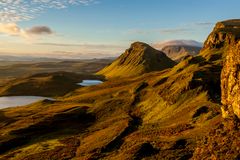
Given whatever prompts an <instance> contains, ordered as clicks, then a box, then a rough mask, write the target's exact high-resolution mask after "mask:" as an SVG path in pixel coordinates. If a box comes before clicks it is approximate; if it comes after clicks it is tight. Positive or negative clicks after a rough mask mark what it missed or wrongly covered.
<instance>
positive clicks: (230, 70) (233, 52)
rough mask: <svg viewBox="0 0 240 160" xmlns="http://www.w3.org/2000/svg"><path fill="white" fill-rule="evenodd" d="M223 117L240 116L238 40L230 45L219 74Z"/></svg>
mask: <svg viewBox="0 0 240 160" xmlns="http://www.w3.org/2000/svg"><path fill="white" fill-rule="evenodd" d="M221 89H222V104H223V107H222V113H223V117H228V116H231V115H232V114H233V113H234V114H235V115H237V116H238V118H240V42H238V43H237V44H235V45H233V46H231V47H230V49H229V51H228V54H227V57H226V60H225V63H224V66H223V70H222V75H221Z"/></svg>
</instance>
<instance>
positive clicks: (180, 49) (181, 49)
mask: <svg viewBox="0 0 240 160" xmlns="http://www.w3.org/2000/svg"><path fill="white" fill-rule="evenodd" d="M200 50H201V47H197V46H186V45H170V46H165V47H163V48H162V51H163V52H164V53H165V54H166V55H167V56H168V57H169V58H171V59H172V60H174V61H176V62H179V61H181V60H182V59H183V58H184V57H185V56H188V55H191V56H195V55H197V54H198V53H199V52H200Z"/></svg>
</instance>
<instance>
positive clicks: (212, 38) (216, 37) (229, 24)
mask: <svg viewBox="0 0 240 160" xmlns="http://www.w3.org/2000/svg"><path fill="white" fill-rule="evenodd" d="M239 38H240V20H238V19H234V20H227V21H222V22H218V23H217V24H216V26H215V28H214V29H213V31H212V33H211V34H210V35H209V36H208V39H207V40H206V41H205V43H204V49H206V48H209V49H213V48H221V47H223V46H224V45H229V44H231V43H232V42H235V41H236V40H237V39H239Z"/></svg>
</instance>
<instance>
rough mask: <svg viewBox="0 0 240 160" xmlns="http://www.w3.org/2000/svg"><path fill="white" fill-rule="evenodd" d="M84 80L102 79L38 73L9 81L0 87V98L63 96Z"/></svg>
mask: <svg viewBox="0 0 240 160" xmlns="http://www.w3.org/2000/svg"><path fill="white" fill-rule="evenodd" d="M84 79H100V80H101V79H103V78H102V77H101V76H95V75H87V74H76V73H71V72H55V73H40V74H35V75H32V76H27V77H23V78H17V79H15V80H12V81H9V82H8V83H6V84H5V86H3V87H0V96H22V95H25V96H50V97H56V96H63V95H65V94H66V93H69V92H71V91H73V90H75V89H77V88H80V86H78V85H77V84H76V83H79V82H81V81H82V80H84Z"/></svg>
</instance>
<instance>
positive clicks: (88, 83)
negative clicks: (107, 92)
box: [77, 80, 103, 86]
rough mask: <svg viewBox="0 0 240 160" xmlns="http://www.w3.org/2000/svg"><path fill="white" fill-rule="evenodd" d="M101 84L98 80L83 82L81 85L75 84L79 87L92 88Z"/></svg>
mask: <svg viewBox="0 0 240 160" xmlns="http://www.w3.org/2000/svg"><path fill="white" fill-rule="evenodd" d="M101 83H103V82H102V81H100V80H83V81H82V82H81V83H77V85H80V86H94V85H98V84H101Z"/></svg>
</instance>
